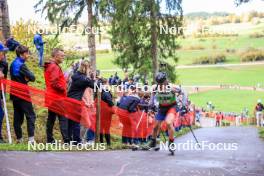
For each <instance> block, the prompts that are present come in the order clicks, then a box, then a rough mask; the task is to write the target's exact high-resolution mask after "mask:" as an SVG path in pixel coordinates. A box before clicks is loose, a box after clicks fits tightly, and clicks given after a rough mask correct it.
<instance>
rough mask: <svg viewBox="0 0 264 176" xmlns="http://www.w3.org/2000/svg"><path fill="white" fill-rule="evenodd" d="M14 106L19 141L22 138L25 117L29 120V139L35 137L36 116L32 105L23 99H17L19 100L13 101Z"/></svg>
mask: <svg viewBox="0 0 264 176" xmlns="http://www.w3.org/2000/svg"><path fill="white" fill-rule="evenodd" d="M13 106H14V129H15V133H16V137H17V139H21V138H22V128H21V126H22V124H23V121H24V115H25V116H26V119H27V131H28V137H34V131H35V120H36V115H35V112H34V109H33V106H32V103H30V102H28V101H25V100H22V99H17V100H13Z"/></svg>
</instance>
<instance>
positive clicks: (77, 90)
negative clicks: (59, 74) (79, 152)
mask: <svg viewBox="0 0 264 176" xmlns="http://www.w3.org/2000/svg"><path fill="white" fill-rule="evenodd" d="M90 71H91V66H90V63H89V61H87V60H84V61H82V62H81V64H80V68H79V70H78V71H77V72H76V73H75V74H73V76H72V78H71V79H72V83H71V87H70V88H69V91H68V95H67V96H68V97H70V98H73V99H76V100H79V101H81V100H82V97H83V94H84V91H85V89H86V88H88V87H89V88H92V89H93V88H94V80H92V79H91V78H90V77H89V76H87V75H89V73H90ZM80 130H81V126H80V123H77V122H75V121H72V120H69V135H70V136H69V137H70V140H72V141H74V142H77V143H81V142H82V140H81V136H80Z"/></svg>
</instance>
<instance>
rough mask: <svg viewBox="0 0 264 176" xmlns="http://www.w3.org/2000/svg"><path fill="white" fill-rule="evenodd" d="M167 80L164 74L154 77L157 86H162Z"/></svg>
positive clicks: (160, 73)
mask: <svg viewBox="0 0 264 176" xmlns="http://www.w3.org/2000/svg"><path fill="white" fill-rule="evenodd" d="M166 80H167V74H166V73H164V72H159V73H158V74H157V75H156V82H157V83H158V84H163V83H164V82H165V81H166Z"/></svg>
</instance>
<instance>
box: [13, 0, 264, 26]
mask: <svg viewBox="0 0 264 176" xmlns="http://www.w3.org/2000/svg"><path fill="white" fill-rule="evenodd" d="M182 1H183V10H184V13H185V14H186V13H190V12H199V11H206V12H216V11H218V12H219V11H221V12H223V11H225V12H231V13H237V14H239V13H243V12H247V11H252V10H257V11H263V12H264V1H261V0H253V1H252V2H250V3H247V4H244V5H241V6H240V7H236V6H235V4H234V1H233V0H182ZM37 2H38V0H8V4H9V14H10V20H11V23H12V24H13V23H14V22H16V21H17V20H19V19H20V18H22V19H24V20H28V19H32V20H36V21H40V22H44V21H45V19H44V17H41V15H40V14H35V10H34V8H33V6H34V4H36V3H37ZM85 17H86V15H85V14H84V15H83V18H82V19H81V20H82V21H84V20H85Z"/></svg>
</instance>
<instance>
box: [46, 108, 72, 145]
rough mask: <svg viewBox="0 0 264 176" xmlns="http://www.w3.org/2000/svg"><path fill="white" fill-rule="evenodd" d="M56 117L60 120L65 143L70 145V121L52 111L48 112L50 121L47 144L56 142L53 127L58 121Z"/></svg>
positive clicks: (48, 123)
mask: <svg viewBox="0 0 264 176" xmlns="http://www.w3.org/2000/svg"><path fill="white" fill-rule="evenodd" d="M56 117H58V118H59V124H60V131H61V135H62V138H63V141H64V143H69V142H70V139H69V133H68V119H66V118H65V117H63V116H60V115H58V114H56V113H54V112H52V111H50V110H49V112H48V120H47V130H46V133H47V143H52V142H54V138H53V126H54V123H55V121H56Z"/></svg>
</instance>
